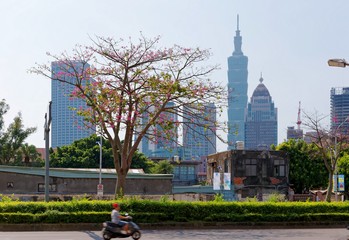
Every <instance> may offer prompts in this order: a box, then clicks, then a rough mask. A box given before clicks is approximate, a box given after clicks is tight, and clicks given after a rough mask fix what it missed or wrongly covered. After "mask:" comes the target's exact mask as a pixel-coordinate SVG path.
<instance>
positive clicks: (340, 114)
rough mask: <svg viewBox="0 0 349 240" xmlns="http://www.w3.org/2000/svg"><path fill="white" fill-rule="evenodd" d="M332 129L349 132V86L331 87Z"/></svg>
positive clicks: (343, 132) (344, 132)
mask: <svg viewBox="0 0 349 240" xmlns="http://www.w3.org/2000/svg"><path fill="white" fill-rule="evenodd" d="M331 119H332V120H331V129H332V130H333V131H336V133H338V132H340V133H342V134H348V133H349V87H342V88H339V87H337V88H331Z"/></svg>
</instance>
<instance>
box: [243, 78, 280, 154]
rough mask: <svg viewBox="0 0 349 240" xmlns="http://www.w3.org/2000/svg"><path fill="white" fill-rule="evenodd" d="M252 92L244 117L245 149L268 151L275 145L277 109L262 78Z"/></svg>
mask: <svg viewBox="0 0 349 240" xmlns="http://www.w3.org/2000/svg"><path fill="white" fill-rule="evenodd" d="M259 81H260V83H259V84H258V86H257V88H256V89H255V90H254V92H253V94H252V97H251V100H250V101H251V102H250V103H248V106H247V111H246V116H245V149H251V150H254V149H255V150H261V149H270V145H272V144H274V145H277V132H278V127H277V124H278V122H277V108H275V106H274V102H273V101H272V98H271V96H270V94H269V91H268V89H267V88H266V87H265V85H264V84H263V78H262V77H261V78H260V80H259Z"/></svg>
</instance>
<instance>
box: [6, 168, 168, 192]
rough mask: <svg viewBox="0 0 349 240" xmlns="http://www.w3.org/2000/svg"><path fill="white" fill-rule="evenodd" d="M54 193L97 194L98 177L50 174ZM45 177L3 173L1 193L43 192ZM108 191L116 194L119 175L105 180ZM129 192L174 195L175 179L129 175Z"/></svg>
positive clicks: (51, 187)
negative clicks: (173, 182)
mask: <svg viewBox="0 0 349 240" xmlns="http://www.w3.org/2000/svg"><path fill="white" fill-rule="evenodd" d="M49 182H50V193H52V194H66V195H69V194H96V193H97V185H98V183H99V179H98V178H81V177H79V178H71V177H70V178H65V177H50V181H49ZM44 183H45V177H44V176H38V175H32V174H23V173H12V172H0V193H1V194H40V193H43V192H44V188H45V186H44ZM102 184H103V186H104V191H103V192H104V194H114V193H115V186H116V177H114V178H111V177H108V178H105V179H102ZM124 193H125V194H139V195H142V194H150V195H152V194H153V195H156V194H171V193H172V178H169V177H164V178H161V177H157V178H155V177H154V178H151V177H149V176H148V177H144V178H142V177H140V176H138V177H137V178H127V179H126V187H125V189H124Z"/></svg>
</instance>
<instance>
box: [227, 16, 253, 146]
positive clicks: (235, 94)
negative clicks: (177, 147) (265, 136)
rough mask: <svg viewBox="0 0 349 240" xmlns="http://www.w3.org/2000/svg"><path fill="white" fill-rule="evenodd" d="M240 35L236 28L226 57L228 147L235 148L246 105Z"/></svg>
mask: <svg viewBox="0 0 349 240" xmlns="http://www.w3.org/2000/svg"><path fill="white" fill-rule="evenodd" d="M241 45H242V37H241V36H240V30H239V15H238V16H237V30H236V36H235V37H234V52H233V55H232V56H230V57H228V149H236V142H241V141H244V139H245V132H244V131H245V124H244V116H245V109H246V106H247V75H248V72H247V63H248V58H247V57H246V56H244V54H243V52H242V50H241Z"/></svg>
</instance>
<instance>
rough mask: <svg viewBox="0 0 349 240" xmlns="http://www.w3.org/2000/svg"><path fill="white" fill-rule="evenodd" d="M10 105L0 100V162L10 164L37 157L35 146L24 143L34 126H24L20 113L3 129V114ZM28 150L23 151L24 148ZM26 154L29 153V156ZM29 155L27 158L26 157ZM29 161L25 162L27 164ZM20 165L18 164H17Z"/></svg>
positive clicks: (34, 129)
mask: <svg viewBox="0 0 349 240" xmlns="http://www.w3.org/2000/svg"><path fill="white" fill-rule="evenodd" d="M9 109H10V106H9V105H8V104H7V103H6V101H5V100H4V99H3V100H1V101H0V164H4V165H10V164H12V165H13V164H19V163H20V162H22V161H23V162H25V161H26V160H27V161H30V160H33V161H34V159H35V161H36V160H37V159H38V158H39V154H38V153H37V151H36V149H35V146H33V145H31V146H29V145H28V144H25V140H26V139H27V138H28V137H29V136H30V135H31V134H32V133H34V132H35V131H36V128H35V127H31V128H25V127H24V124H23V119H22V115H21V113H18V114H17V116H15V118H14V119H13V122H12V123H10V124H9V126H8V127H7V129H5V122H4V115H5V114H6V113H7V112H8V110H9ZM26 147H28V149H27V150H28V151H29V152H28V151H27V152H25V148H26ZM26 154H31V155H30V156H28V155H26ZM28 157H29V158H28ZM28 163H29V162H27V164H28ZM19 165H20V164H19Z"/></svg>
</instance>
